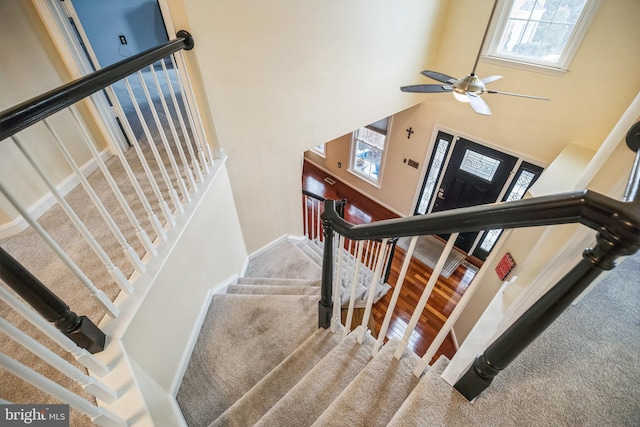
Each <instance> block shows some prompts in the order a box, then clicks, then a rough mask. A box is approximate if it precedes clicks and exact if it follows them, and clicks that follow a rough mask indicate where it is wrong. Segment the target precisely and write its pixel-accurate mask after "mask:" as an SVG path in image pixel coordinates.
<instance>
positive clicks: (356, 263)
mask: <svg viewBox="0 0 640 427" xmlns="http://www.w3.org/2000/svg"><path fill="white" fill-rule="evenodd" d="M363 247H364V241H362V240H360V241H358V242H356V252H357V255H356V259H355V260H354V267H353V281H352V282H351V297H350V298H349V308H348V309H347V318H346V321H345V323H344V325H345V326H346V328H345V334H346V333H347V332H349V331H350V330H351V321H352V319H353V310H354V309H355V305H356V290H357V289H358V284H359V283H360V277H359V276H360V265H361V263H360V257H361V256H362V248H363Z"/></svg>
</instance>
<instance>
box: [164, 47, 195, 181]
mask: <svg viewBox="0 0 640 427" xmlns="http://www.w3.org/2000/svg"><path fill="white" fill-rule="evenodd" d="M160 64H161V65H162V70H163V71H164V78H165V80H166V81H167V86H168V87H169V94H170V96H171V102H172V103H173V109H174V111H175V112H176V115H177V116H178V123H179V124H180V129H181V130H182V136H183V137H184V139H185V142H186V144H185V145H186V146H187V150H188V151H189V156H190V157H191V162H192V164H193V169H194V170H195V171H196V173H197V174H198V179H199V180H200V182H202V172H201V171H200V164H199V163H198V159H196V156H195V154H194V152H193V147H192V146H191V137H190V136H189V129H187V127H186V125H185V124H184V118H183V116H182V111H181V109H180V105H179V104H178V101H177V99H176V94H175V91H174V89H173V84H172V83H171V77H170V76H169V72H168V71H167V67H166V66H165V65H164V59H163V60H161V61H160ZM154 74H155V71H154ZM176 76H177V71H176ZM173 131H174V128H172V132H173ZM174 138H175V139H176V141H177V140H179V139H178V135H177V133H176V134H175V135H174ZM176 146H177V148H178V154H179V155H180V159H181V160H182V164H183V165H184V168H185V171H186V173H187V179H188V180H189V185H190V186H191V190H192V191H194V192H195V191H197V190H198V188H197V185H196V181H195V179H194V178H193V173H192V171H191V168H190V167H189V164H188V162H187V158H186V156H185V155H184V150H183V149H182V144H181V143H179V142H176Z"/></svg>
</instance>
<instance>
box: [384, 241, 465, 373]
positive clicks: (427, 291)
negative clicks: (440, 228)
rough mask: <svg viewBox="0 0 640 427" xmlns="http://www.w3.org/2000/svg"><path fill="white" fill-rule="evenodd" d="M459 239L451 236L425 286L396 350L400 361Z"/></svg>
mask: <svg viewBox="0 0 640 427" xmlns="http://www.w3.org/2000/svg"><path fill="white" fill-rule="evenodd" d="M457 238H458V233H453V234H452V235H451V236H449V240H448V241H447V244H446V245H445V247H444V249H443V250H442V253H441V254H440V258H439V259H438V262H437V263H436V266H435V267H434V268H433V272H432V273H431V276H430V277H429V281H428V282H427V286H425V288H424V290H423V291H422V295H421V296H420V300H419V301H418V304H417V305H416V308H415V309H414V312H413V315H412V316H411V320H410V321H409V324H408V325H407V330H406V331H405V332H404V336H403V337H402V341H401V342H400V343H399V344H398V347H397V348H396V352H395V353H394V357H395V358H396V359H398V360H400V358H401V357H402V352H403V351H404V349H405V348H406V346H407V344H408V343H409V338H411V335H412V334H413V331H414V330H415V328H416V325H417V324H418V321H419V320H420V316H421V315H422V311H423V310H424V308H425V306H426V305H427V301H428V300H429V296H430V295H431V291H432V290H433V287H434V286H435V284H436V282H437V281H438V277H440V272H441V271H442V268H443V267H444V264H445V262H446V261H447V257H448V256H449V253H451V249H453V244H454V243H455V242H456V239H457Z"/></svg>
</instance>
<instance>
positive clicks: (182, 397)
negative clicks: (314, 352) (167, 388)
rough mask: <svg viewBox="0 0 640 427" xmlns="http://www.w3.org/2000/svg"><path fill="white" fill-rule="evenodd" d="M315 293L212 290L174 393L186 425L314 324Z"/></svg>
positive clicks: (254, 376)
mask: <svg viewBox="0 0 640 427" xmlns="http://www.w3.org/2000/svg"><path fill="white" fill-rule="evenodd" d="M317 306H318V297H317V296H306V295H214V297H213V299H212V300H211V304H210V306H209V309H208V312H207V315H206V317H205V320H204V322H203V325H202V330H201V332H200V336H199V337H198V340H197V342H196V344H195V347H194V349H193V353H192V355H191V359H190V361H189V364H188V365H187V369H186V372H185V375H184V378H183V380H182V384H181V385H180V389H179V391H178V395H177V396H176V399H177V401H178V404H179V405H180V408H181V409H182V413H183V415H184V417H185V419H186V421H187V424H188V425H189V426H190V427H196V426H207V425H209V424H210V423H211V422H212V421H213V420H215V419H216V418H218V416H220V414H222V413H223V412H224V411H225V410H227V409H228V408H229V407H230V406H231V405H232V404H233V403H234V402H235V401H237V400H238V399H239V398H240V397H242V395H244V394H245V393H246V392H247V391H249V390H250V389H251V387H253V386H254V385H255V384H256V383H258V381H260V380H261V379H262V378H263V377H264V376H265V375H267V374H268V373H269V372H270V371H271V370H272V369H273V368H275V367H276V366H277V365H278V364H279V363H280V362H282V361H283V360H284V359H285V358H286V357H288V356H289V355H290V354H291V353H292V352H293V351H294V350H295V349H296V348H298V346H300V344H302V343H303V342H304V341H305V340H306V339H307V338H308V337H309V336H311V335H312V334H313V333H314V332H315V331H316V330H317V328H318V325H317V321H318V320H317V316H318V314H317Z"/></svg>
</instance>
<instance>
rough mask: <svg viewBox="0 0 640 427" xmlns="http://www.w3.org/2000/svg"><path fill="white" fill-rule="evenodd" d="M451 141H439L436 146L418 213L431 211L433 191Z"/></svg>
mask: <svg viewBox="0 0 640 427" xmlns="http://www.w3.org/2000/svg"><path fill="white" fill-rule="evenodd" d="M449 144H450V143H449V141H447V140H446V139H439V140H438V145H437V146H436V152H435V154H434V156H433V161H432V162H431V166H430V167H429V174H428V175H427V178H426V183H425V185H424V190H422V196H421V197H420V206H418V213H419V214H425V213H427V210H428V209H429V204H430V203H431V196H432V195H433V189H434V187H435V185H436V182H437V181H438V178H439V177H440V171H441V170H442V163H443V162H444V158H445V156H446V154H447V149H448V148H449Z"/></svg>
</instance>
